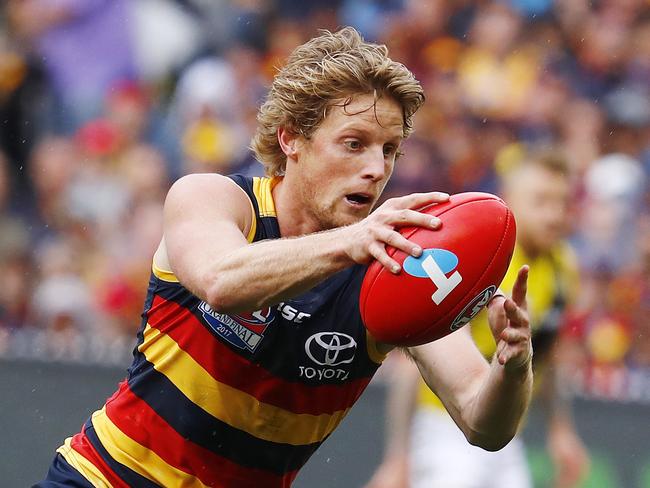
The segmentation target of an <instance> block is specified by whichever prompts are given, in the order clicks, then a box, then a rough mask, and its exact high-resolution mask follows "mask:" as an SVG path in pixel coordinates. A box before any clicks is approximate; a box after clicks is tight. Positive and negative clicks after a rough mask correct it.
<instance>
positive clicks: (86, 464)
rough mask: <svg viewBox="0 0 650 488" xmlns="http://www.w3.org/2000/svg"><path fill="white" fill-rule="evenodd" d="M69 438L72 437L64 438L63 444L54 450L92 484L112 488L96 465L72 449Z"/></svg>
mask: <svg viewBox="0 0 650 488" xmlns="http://www.w3.org/2000/svg"><path fill="white" fill-rule="evenodd" d="M71 440H72V437H68V438H67V439H66V440H65V442H64V444H63V445H62V446H61V447H59V448H58V449H57V450H56V452H58V453H59V454H61V456H63V457H64V458H65V460H66V461H68V464H70V466H72V467H73V468H74V469H76V470H77V471H79V474H81V475H82V476H83V477H84V478H86V479H87V480H88V481H90V482H91V483H92V484H93V486H96V487H98V488H112V487H113V485H111V484H110V482H109V481H108V480H107V479H106V478H105V477H104V475H103V474H102V472H101V471H100V470H99V468H97V466H95V465H94V464H93V463H91V462H90V461H89V460H88V459H86V458H85V457H84V456H83V455H82V454H80V453H78V452H77V451H75V450H74V448H73V447H72V445H71Z"/></svg>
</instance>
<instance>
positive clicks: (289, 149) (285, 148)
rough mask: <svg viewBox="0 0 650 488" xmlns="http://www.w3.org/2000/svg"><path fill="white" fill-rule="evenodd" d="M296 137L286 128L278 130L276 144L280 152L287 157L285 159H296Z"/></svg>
mask: <svg viewBox="0 0 650 488" xmlns="http://www.w3.org/2000/svg"><path fill="white" fill-rule="evenodd" d="M298 137H299V136H298V134H296V133H295V132H293V131H292V130H290V129H288V128H287V127H279V128H278V143H279V144H280V148H281V149H282V152H283V153H284V154H285V155H286V156H287V159H294V160H295V159H297V157H298Z"/></svg>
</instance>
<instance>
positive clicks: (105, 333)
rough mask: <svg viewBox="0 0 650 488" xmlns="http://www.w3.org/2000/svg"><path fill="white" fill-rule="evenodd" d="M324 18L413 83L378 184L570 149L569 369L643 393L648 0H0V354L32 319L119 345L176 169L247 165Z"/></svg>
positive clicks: (455, 179) (605, 387)
mask: <svg viewBox="0 0 650 488" xmlns="http://www.w3.org/2000/svg"><path fill="white" fill-rule="evenodd" d="M341 25H353V26H355V27H356V28H357V29H359V30H360V31H361V32H362V33H363V34H364V35H365V37H366V38H367V39H369V40H375V41H377V42H380V43H385V44H387V45H388V47H389V49H390V53H391V57H393V58H394V59H397V60H399V61H401V62H403V63H404V64H406V65H407V66H408V67H409V68H411V69H412V70H413V71H414V73H415V74H416V77H417V78H418V79H419V80H420V81H421V82H422V84H423V86H424V88H425V92H426V94H427V103H426V104H425V105H424V107H423V108H422V109H421V110H420V112H418V114H417V116H416V122H415V127H416V132H415V133H414V135H413V136H412V137H411V138H410V139H409V140H408V141H407V143H406V145H405V147H404V148H403V152H404V155H403V156H402V157H401V159H400V161H399V163H398V164H397V166H396V170H395V174H394V176H393V179H392V181H391V183H390V185H389V187H388V188H387V192H386V195H385V197H388V196H391V195H400V194H405V193H408V192H412V191H426V190H430V189H436V190H442V191H447V192H450V193H454V192H460V191H467V190H483V191H495V189H496V181H497V176H498V174H499V171H503V170H504V168H507V166H508V164H509V162H510V161H512V160H513V159H514V158H515V157H516V155H517V154H521V152H522V151H526V150H527V148H528V147H530V146H539V145H549V146H552V147H555V148H557V149H558V150H560V151H561V152H562V153H563V154H564V155H565V156H566V158H568V160H569V162H570V166H571V173H572V181H573V189H574V190H573V200H572V202H571V203H572V205H571V209H572V210H571V212H572V219H571V220H572V222H573V227H572V228H571V229H570V236H571V242H572V243H573V244H574V247H575V251H576V255H577V258H578V260H579V265H580V278H581V288H580V293H579V297H580V298H579V300H578V303H577V306H576V307H575V308H574V309H573V310H571V312H570V313H569V314H568V316H567V317H566V320H565V321H564V329H563V335H564V336H565V338H566V339H567V340H566V341H564V342H565V344H566V346H565V347H566V351H565V353H566V354H565V356H566V358H567V359H566V361H567V364H568V367H567V370H568V371H572V372H573V374H574V376H575V380H576V385H577V387H579V388H580V390H581V391H582V392H583V393H585V394H593V395H597V396H600V397H603V396H604V397H609V398H618V399H625V400H641V401H644V402H648V403H650V393H648V392H649V391H650V387H649V386H650V191H649V188H650V187H649V186H648V176H649V173H650V2H648V1H647V0H600V1H587V0H555V1H552V0H509V1H506V0H503V1H487V0H484V1H469V0H463V1H460V0H455V1H450V0H429V1H419V0H374V1H373V0H337V1H324V0H320V1H314V2H304V1H296V0H275V1H272V0H267V1H265V0H233V1H229V2H226V1H204V0H176V1H174V0H139V1H137V2H133V1H128V0H7V1H6V2H3V4H2V6H0V269H2V286H0V354H4V355H12V354H16V350H17V349H20V348H19V347H18V344H22V345H23V346H21V347H23V349H24V348H25V347H27V346H25V345H24V344H26V342H25V337H27V336H29V337H32V336H33V337H41V338H42V337H43V334H45V336H46V337H47V339H40V340H36V341H35V343H36V344H37V346H38V347H40V348H41V349H39V350H38V351H37V353H38V355H39V356H42V355H43V354H44V350H45V352H46V353H47V354H50V355H53V356H54V357H55V358H60V359H61V358H66V359H69V358H74V357H75V350H76V349H75V347H77V349H79V350H81V349H86V348H83V347H78V345H79V341H80V338H82V339H83V338H87V337H90V338H92V340H93V341H95V342H96V343H97V345H98V346H97V347H99V348H100V349H101V347H105V346H106V344H116V346H115V347H116V348H117V349H118V350H122V349H124V350H126V349H128V348H129V347H130V344H131V341H132V337H133V335H134V331H135V330H137V328H138V326H139V315H140V313H141V309H142V302H143V299H144V293H145V289H146V286H145V284H146V282H147V280H148V275H149V272H150V263H151V255H152V253H153V250H154V249H155V246H156V245H157V243H158V240H159V238H160V234H161V225H162V222H161V217H162V214H161V208H162V202H163V199H164V196H165V193H166V191H167V189H168V187H169V186H170V184H171V182H172V181H173V180H174V179H176V178H177V177H179V176H181V175H183V174H187V173H192V172H205V171H209V172H212V171H216V172H220V173H224V174H226V173H232V172H240V173H246V174H261V173H262V171H263V168H262V166H261V165H259V164H257V163H256V162H255V161H254V160H253V159H252V156H251V153H250V151H249V150H248V142H249V139H250V137H251V135H252V132H253V128H254V126H255V116H256V113H257V108H258V106H259V104H260V102H261V97H262V96H263V95H264V93H265V87H266V86H267V85H268V83H269V81H270V78H271V76H272V75H273V73H274V69H275V67H276V66H278V65H279V64H281V63H282V60H283V59H284V57H285V56H286V55H287V54H288V53H289V51H290V50H291V49H292V48H293V47H295V46H296V45H298V44H300V43H301V42H304V41H305V40H307V39H308V38H310V37H312V36H313V35H315V34H316V33H317V29H319V28H328V29H331V30H334V29H336V28H337V27H339V26H341ZM27 342H29V341H27ZM32 342H34V341H32ZM75 344H76V345H77V346H75ZM30 347H31V346H30ZM21 350H22V349H21ZM48 351H49V352H48ZM25 354H29V353H28V352H25ZM47 354H45V355H47ZM95 357H96V358H97V357H101V355H97V354H95ZM122 364H125V363H122ZM644 395H645V397H644Z"/></svg>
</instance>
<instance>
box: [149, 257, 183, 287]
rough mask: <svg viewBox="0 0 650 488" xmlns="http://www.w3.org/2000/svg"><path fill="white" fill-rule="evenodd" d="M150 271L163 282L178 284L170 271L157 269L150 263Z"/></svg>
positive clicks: (153, 263)
mask: <svg viewBox="0 0 650 488" xmlns="http://www.w3.org/2000/svg"><path fill="white" fill-rule="evenodd" d="M151 271H153V274H154V275H155V276H156V277H158V278H159V279H161V280H163V281H168V282H170V283H178V278H176V275H175V274H174V273H173V272H172V271H169V270H166V269H162V268H159V267H158V266H157V265H156V263H155V262H152V263H151Z"/></svg>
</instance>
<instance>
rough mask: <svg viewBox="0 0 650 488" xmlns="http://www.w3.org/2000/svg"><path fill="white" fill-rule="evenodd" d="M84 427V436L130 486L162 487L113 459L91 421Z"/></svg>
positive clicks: (139, 487)
mask: <svg viewBox="0 0 650 488" xmlns="http://www.w3.org/2000/svg"><path fill="white" fill-rule="evenodd" d="M84 427H85V430H84V434H85V435H86V437H87V438H88V441H90V443H91V444H92V446H93V447H94V448H95V450H96V451H97V453H98V454H99V455H100V456H101V458H102V459H103V460H104V462H106V464H108V466H109V467H110V468H111V469H112V470H113V472H114V473H115V474H116V475H117V476H119V477H120V479H122V480H123V481H124V482H125V483H127V484H128V485H129V486H137V487H138V488H160V486H159V485H157V484H156V483H154V482H153V481H151V480H149V479H147V478H145V477H144V476H141V475H139V474H138V473H136V472H135V471H133V470H132V469H131V468H129V467H127V466H124V465H123V464H122V463H119V462H117V461H116V460H115V459H113V458H112V457H111V455H110V454H109V453H108V451H107V450H106V448H105V447H104V446H103V444H102V443H101V441H100V440H99V437H97V434H96V433H95V427H94V426H93V424H92V420H91V419H88V421H87V422H86V424H85V426H84Z"/></svg>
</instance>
